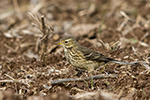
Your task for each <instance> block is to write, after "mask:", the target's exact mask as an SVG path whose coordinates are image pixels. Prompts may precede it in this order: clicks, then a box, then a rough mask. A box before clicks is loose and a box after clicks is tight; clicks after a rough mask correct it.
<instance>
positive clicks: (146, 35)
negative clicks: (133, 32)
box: [141, 32, 149, 41]
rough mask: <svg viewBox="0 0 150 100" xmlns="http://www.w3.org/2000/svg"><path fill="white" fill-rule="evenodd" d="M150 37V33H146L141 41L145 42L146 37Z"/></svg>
mask: <svg viewBox="0 0 150 100" xmlns="http://www.w3.org/2000/svg"><path fill="white" fill-rule="evenodd" d="M148 36H149V32H146V33H145V34H144V36H143V37H142V38H141V41H143V40H144V39H145V38H146V37H148Z"/></svg>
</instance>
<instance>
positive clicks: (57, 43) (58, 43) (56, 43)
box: [54, 42, 62, 45]
mask: <svg viewBox="0 0 150 100" xmlns="http://www.w3.org/2000/svg"><path fill="white" fill-rule="evenodd" d="M54 44H55V45H61V44H62V43H61V42H55V43H54Z"/></svg>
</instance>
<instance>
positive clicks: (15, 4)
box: [13, 0, 23, 20]
mask: <svg viewBox="0 0 150 100" xmlns="http://www.w3.org/2000/svg"><path fill="white" fill-rule="evenodd" d="M13 4H14V8H15V11H16V13H17V16H18V18H19V19H20V20H21V19H23V16H22V14H21V12H20V8H19V6H18V2H17V0H13Z"/></svg>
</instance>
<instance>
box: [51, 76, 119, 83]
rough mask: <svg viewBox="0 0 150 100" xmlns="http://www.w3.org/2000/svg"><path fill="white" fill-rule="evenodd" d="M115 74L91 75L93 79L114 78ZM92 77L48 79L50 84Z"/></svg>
mask: <svg viewBox="0 0 150 100" xmlns="http://www.w3.org/2000/svg"><path fill="white" fill-rule="evenodd" d="M116 77H117V75H116V74H108V75H106V74H101V75H96V76H93V79H99V78H116ZM90 79H92V77H86V78H67V79H59V80H54V81H50V83H51V84H52V85H55V84H60V83H63V82H72V81H84V80H90Z"/></svg>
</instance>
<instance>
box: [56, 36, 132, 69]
mask: <svg viewBox="0 0 150 100" xmlns="http://www.w3.org/2000/svg"><path fill="white" fill-rule="evenodd" d="M56 44H57V45H61V46H63V48H64V52H65V57H66V59H67V61H68V62H69V63H70V64H71V65H72V66H74V67H76V68H79V69H84V70H86V69H88V70H90V71H93V70H94V69H96V68H98V67H100V66H102V65H104V64H106V63H108V62H109V63H111V62H112V63H120V64H131V65H135V63H128V62H122V61H117V60H114V59H112V58H108V57H106V56H104V55H102V54H100V53H97V52H95V51H93V50H91V49H89V48H86V47H83V46H81V45H80V44H79V43H78V42H77V41H76V40H75V39H74V38H72V37H67V38H64V39H62V40H60V41H59V42H57V43H56Z"/></svg>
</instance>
